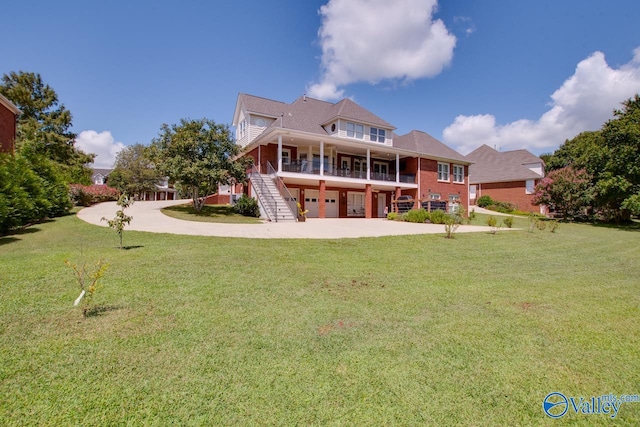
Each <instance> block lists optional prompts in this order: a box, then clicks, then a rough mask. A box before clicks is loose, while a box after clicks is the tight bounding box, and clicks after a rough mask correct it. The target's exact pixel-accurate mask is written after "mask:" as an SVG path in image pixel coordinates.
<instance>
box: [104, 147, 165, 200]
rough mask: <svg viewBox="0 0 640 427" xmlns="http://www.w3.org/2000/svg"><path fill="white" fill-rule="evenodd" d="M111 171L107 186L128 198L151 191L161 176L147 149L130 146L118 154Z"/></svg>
mask: <svg viewBox="0 0 640 427" xmlns="http://www.w3.org/2000/svg"><path fill="white" fill-rule="evenodd" d="M114 166H115V167H114V169H113V171H111V173H110V174H109V186H111V187H114V188H117V189H118V190H120V192H121V193H124V194H128V195H130V196H135V195H140V194H143V193H144V192H146V191H153V190H154V189H155V186H156V184H160V183H161V182H162V180H163V175H162V174H161V173H160V171H159V170H158V168H157V167H156V166H155V164H154V163H153V161H152V160H151V153H150V149H149V147H146V146H144V145H142V144H134V145H130V146H128V147H126V148H124V149H122V150H120V152H118V154H117V156H116V161H115V165H114Z"/></svg>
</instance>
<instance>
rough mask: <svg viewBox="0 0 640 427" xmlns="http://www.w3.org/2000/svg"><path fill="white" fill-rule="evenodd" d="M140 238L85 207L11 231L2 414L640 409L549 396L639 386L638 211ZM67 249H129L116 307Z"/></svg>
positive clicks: (43, 419) (154, 421)
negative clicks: (443, 227) (507, 222)
mask: <svg viewBox="0 0 640 427" xmlns="http://www.w3.org/2000/svg"><path fill="white" fill-rule="evenodd" d="M480 220H482V218H479V219H478V221H480ZM526 224H527V220H526V219H522V220H521V219H517V220H516V224H515V226H516V227H525V226H526ZM248 226H254V225H248ZM124 243H125V245H126V246H127V247H129V248H130V249H129V250H122V251H121V250H118V249H116V246H117V245H118V239H117V235H116V234H115V233H114V232H113V231H112V230H110V229H108V228H105V227H98V226H92V225H89V224H86V223H84V222H82V221H80V220H78V219H77V218H76V217H75V216H67V217H64V218H61V219H57V220H56V221H52V222H49V223H46V224H41V225H37V226H34V227H32V228H30V229H27V230H26V231H25V232H23V233H19V234H15V235H12V236H8V237H3V238H0V397H1V400H0V424H1V425H25V424H27V425H82V426H89V425H96V426H105V425H162V426H164V425H170V424H173V425H256V424H257V425H322V426H324V425H375V426H378V425H476V426H480V425H483V426H484V425H486V426H497V425H567V424H572V425H607V426H608V425H614V424H615V425H638V424H640V402H638V403H625V404H623V405H622V407H621V408H620V412H619V413H618V415H617V417H616V418H615V420H613V421H612V420H611V419H610V418H609V417H608V416H607V415H602V414H600V415H585V414H575V413H573V412H572V411H570V412H569V413H567V414H566V415H565V416H564V417H563V418H560V419H558V420H553V419H551V418H549V417H547V416H546V415H545V414H544V413H543V411H542V400H543V399H544V397H545V396H546V395H547V394H548V393H550V392H553V391H559V392H563V393H564V394H565V395H567V396H575V397H580V396H582V397H587V398H590V397H591V396H598V395H602V394H608V393H614V394H617V395H619V394H640V280H639V273H640V232H638V231H637V230H625V229H616V228H605V227H594V226H589V225H572V224H561V226H560V228H559V229H558V230H557V231H556V233H550V232H548V231H545V232H540V231H537V230H536V232H534V233H528V232H526V231H509V232H501V231H500V232H498V233H497V234H495V235H491V234H488V233H478V234H458V235H456V238H455V239H453V240H448V239H445V238H443V237H442V235H439V236H438V235H425V236H404V237H384V238H364V239H344V240H313V241H310V240H246V239H230V238H212V237H190V236H173V235H166V234H151V233H142V232H129V231H125V235H124ZM66 259H70V260H72V261H75V262H79V261H83V260H86V261H89V262H94V261H97V260H98V259H103V260H104V261H107V262H109V263H110V264H111V266H110V268H109V270H108V271H107V273H106V275H105V278H104V282H103V283H104V288H103V290H102V292H101V293H100V294H99V295H98V302H99V303H101V304H102V308H103V310H102V312H101V314H100V315H97V316H94V317H89V318H86V319H84V318H82V316H81V313H80V310H79V308H77V307H75V308H74V307H72V303H73V300H74V299H75V298H76V296H77V295H78V290H77V288H76V287H75V285H74V282H73V278H72V276H71V272H70V270H69V268H68V267H67V266H66V265H65V264H64V261H65V260H66Z"/></svg>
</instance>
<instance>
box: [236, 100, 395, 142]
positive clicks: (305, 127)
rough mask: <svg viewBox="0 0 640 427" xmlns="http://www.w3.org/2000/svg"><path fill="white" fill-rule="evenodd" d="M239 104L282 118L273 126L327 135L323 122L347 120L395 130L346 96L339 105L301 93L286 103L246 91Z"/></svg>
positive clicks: (268, 115)
mask: <svg viewBox="0 0 640 427" xmlns="http://www.w3.org/2000/svg"><path fill="white" fill-rule="evenodd" d="M240 103H242V105H243V106H244V108H245V109H246V110H247V111H248V112H249V113H251V114H255V115H259V116H267V117H272V118H277V119H280V118H282V122H281V121H280V120H276V121H275V122H274V123H273V124H272V125H271V127H284V128H287V129H293V130H299V131H304V132H311V133H317V134H320V135H326V134H327V132H326V131H325V130H324V128H323V127H322V126H323V125H326V124H328V123H330V122H332V121H334V120H337V119H346V120H353V121H357V122H360V123H366V124H369V125H373V126H379V127H381V128H386V129H391V130H393V129H395V127H394V126H393V125H391V124H390V123H388V122H386V121H385V120H382V119H381V118H380V117H378V116H376V115H375V114H373V113H371V112H369V111H367V110H366V109H364V108H362V107H361V106H359V105H358V104H356V103H355V102H353V101H351V100H350V99H343V100H342V101H340V102H338V103H337V104H332V103H331V102H326V101H321V100H319V99H315V98H310V97H308V96H301V97H300V98H298V99H296V100H295V101H294V102H292V103H291V104H286V103H284V102H281V101H273V100H271V99H266V98H261V97H258V96H253V95H248V94H244V93H243V94H240V95H239V96H238V104H240Z"/></svg>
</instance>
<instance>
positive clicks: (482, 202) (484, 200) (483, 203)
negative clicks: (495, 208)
mask: <svg viewBox="0 0 640 427" xmlns="http://www.w3.org/2000/svg"><path fill="white" fill-rule="evenodd" d="M494 203H495V202H494V201H493V199H492V198H491V196H482V197H480V198H479V199H478V201H477V202H476V205H478V206H480V207H481V208H486V207H487V206H490V205H493V204H494Z"/></svg>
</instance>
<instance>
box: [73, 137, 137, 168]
mask: <svg viewBox="0 0 640 427" xmlns="http://www.w3.org/2000/svg"><path fill="white" fill-rule="evenodd" d="M76 147H77V148H79V149H80V150H82V151H84V152H85V153H93V154H96V158H95V160H94V162H93V167H95V168H105V169H109V168H112V167H113V163H114V162H115V160H116V154H118V152H119V151H120V150H122V149H123V148H124V147H125V145H124V144H123V143H122V142H116V141H115V140H114V139H113V136H112V135H111V132H109V131H102V132H100V133H98V132H96V131H95V130H84V131H82V132H80V135H78V136H77V137H76Z"/></svg>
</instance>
